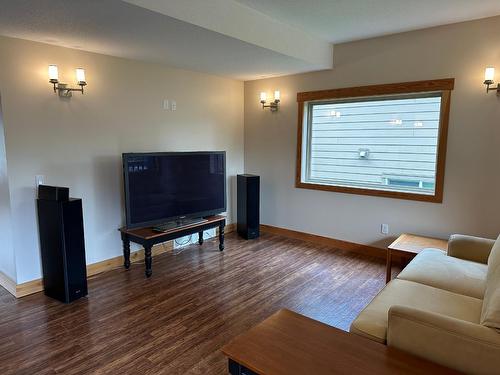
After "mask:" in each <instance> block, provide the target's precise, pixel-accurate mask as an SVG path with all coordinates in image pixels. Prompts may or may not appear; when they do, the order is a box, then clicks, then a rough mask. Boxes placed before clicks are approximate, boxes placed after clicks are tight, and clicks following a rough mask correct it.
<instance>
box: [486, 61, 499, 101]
mask: <svg viewBox="0 0 500 375" xmlns="http://www.w3.org/2000/svg"><path fill="white" fill-rule="evenodd" d="M483 83H484V84H485V85H486V92H490V91H496V92H497V95H500V83H499V84H497V85H496V87H495V86H494V87H490V86H491V85H493V84H494V83H495V68H492V67H488V68H486V70H485V71H484V82H483Z"/></svg>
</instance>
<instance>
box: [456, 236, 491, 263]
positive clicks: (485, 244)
mask: <svg viewBox="0 0 500 375" xmlns="http://www.w3.org/2000/svg"><path fill="white" fill-rule="evenodd" d="M494 244H495V240H490V239H487V238H481V237H473V236H466V235H463V234H452V235H451V236H450V239H449V241H448V255H449V256H452V257H455V258H461V259H465V260H471V261H473V262H478V263H484V264H487V263H488V257H489V256H490V252H491V249H492V247H493V245H494Z"/></svg>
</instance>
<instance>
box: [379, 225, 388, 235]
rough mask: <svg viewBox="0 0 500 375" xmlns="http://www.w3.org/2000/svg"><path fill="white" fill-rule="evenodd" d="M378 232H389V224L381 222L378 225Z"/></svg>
mask: <svg viewBox="0 0 500 375" xmlns="http://www.w3.org/2000/svg"><path fill="white" fill-rule="evenodd" d="M380 232H381V233H382V234H389V224H382V225H381V226H380Z"/></svg>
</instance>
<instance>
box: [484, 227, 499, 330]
mask: <svg viewBox="0 0 500 375" xmlns="http://www.w3.org/2000/svg"><path fill="white" fill-rule="evenodd" d="M481 324H483V325H485V326H488V327H491V328H497V329H500V236H498V239H497V240H496V242H495V244H494V245H493V248H492V249H491V253H490V256H489V258H488V273H487V275H486V291H485V293H484V301H483V308H482V311H481Z"/></svg>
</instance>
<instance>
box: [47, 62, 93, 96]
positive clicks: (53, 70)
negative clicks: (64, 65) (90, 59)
mask: <svg viewBox="0 0 500 375" xmlns="http://www.w3.org/2000/svg"><path fill="white" fill-rule="evenodd" d="M49 82H50V83H52V85H54V92H55V93H59V96H62V97H65V98H70V97H71V96H72V95H73V91H80V92H81V93H82V94H83V86H86V85H87V81H86V80H85V70H83V69H82V68H77V69H76V82H77V84H78V85H79V86H80V88H79V89H77V88H72V87H68V85H67V84H66V83H61V82H59V72H58V69H57V65H49Z"/></svg>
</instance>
